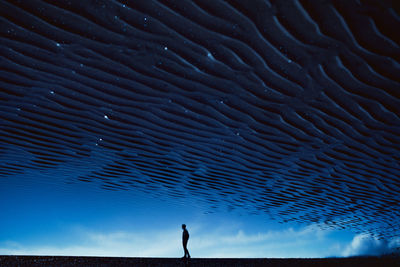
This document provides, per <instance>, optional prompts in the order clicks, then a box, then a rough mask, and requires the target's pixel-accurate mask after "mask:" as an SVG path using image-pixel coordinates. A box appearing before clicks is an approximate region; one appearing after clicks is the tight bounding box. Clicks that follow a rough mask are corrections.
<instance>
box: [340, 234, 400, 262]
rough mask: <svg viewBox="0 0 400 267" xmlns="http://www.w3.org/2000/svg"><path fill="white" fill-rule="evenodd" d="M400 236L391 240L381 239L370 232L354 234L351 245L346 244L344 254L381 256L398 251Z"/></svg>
mask: <svg viewBox="0 0 400 267" xmlns="http://www.w3.org/2000/svg"><path fill="white" fill-rule="evenodd" d="M399 247H400V238H396V239H392V240H390V241H387V240H381V239H378V238H376V237H373V236H371V235H368V234H358V235H356V236H354V238H353V240H352V241H351V243H350V244H349V245H347V246H346V248H345V250H344V252H343V254H342V255H343V256H345V257H348V256H381V255H385V254H391V253H395V252H396V251H398V248H399Z"/></svg>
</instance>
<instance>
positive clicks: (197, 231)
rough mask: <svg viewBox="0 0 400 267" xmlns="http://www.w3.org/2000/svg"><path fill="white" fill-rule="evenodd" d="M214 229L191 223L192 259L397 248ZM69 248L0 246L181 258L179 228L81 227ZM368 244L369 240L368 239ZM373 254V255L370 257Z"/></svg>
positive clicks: (309, 234)
mask: <svg viewBox="0 0 400 267" xmlns="http://www.w3.org/2000/svg"><path fill="white" fill-rule="evenodd" d="M231 230H232V229H230V230H224V228H223V227H219V228H216V229H214V230H213V231H210V228H209V227H205V226H201V225H191V228H189V231H190V239H189V245H188V248H189V251H190V253H191V254H192V257H194V258H322V257H341V256H356V255H379V254H382V253H385V252H386V251H388V249H391V248H393V247H394V246H395V245H399V244H400V240H393V241H392V242H391V243H383V242H381V241H377V240H372V239H371V238H368V237H367V236H365V235H364V236H363V235H356V236H354V238H353V240H351V241H350V243H349V241H347V242H346V241H343V242H341V243H337V241H334V242H332V240H333V239H332V237H330V235H332V234H334V233H332V232H330V231H327V230H321V229H320V228H318V227H316V226H308V227H303V228H301V229H297V230H295V229H293V228H288V229H285V230H276V231H267V232H259V233H255V234H249V233H246V232H245V231H243V230H241V229H236V230H235V231H233V232H232V231H231ZM74 234H75V235H76V236H77V238H74V240H75V242H74V243H70V244H64V243H63V244H40V245H39V244H38V245H33V246H24V245H22V244H18V243H17V242H12V241H8V242H4V243H2V244H1V243H0V247H1V248H0V254H3V255H60V256H63V255H66V256H122V257H181V256H182V255H181V254H183V251H182V245H181V230H180V229H179V228H177V229H169V230H166V231H149V232H143V231H140V230H138V231H137V232H132V231H115V232H109V233H105V232H93V231H90V230H88V229H83V228H81V229H80V230H76V231H75V233H74ZM371 240H372V241H371ZM373 251H378V252H377V253H375V254H374V253H372V254H371V253H370V252H373Z"/></svg>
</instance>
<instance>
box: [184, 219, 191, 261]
mask: <svg viewBox="0 0 400 267" xmlns="http://www.w3.org/2000/svg"><path fill="white" fill-rule="evenodd" d="M182 230H183V233H182V245H183V250H184V251H185V255H184V256H183V258H190V254H189V251H188V249H187V242H188V240H189V232H188V230H187V229H186V224H182Z"/></svg>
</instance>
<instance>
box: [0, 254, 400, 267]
mask: <svg viewBox="0 0 400 267" xmlns="http://www.w3.org/2000/svg"><path fill="white" fill-rule="evenodd" d="M185 265H186V266H193V267H194V266H202V267H203V266H204V267H206V266H207V267H208V266H211V267H212V266H232V267H234V266H281V267H284V266H285V267H286V266H296V267H302V266H326V267H329V266H348V267H354V266H382V267H395V266H400V258H394V257H393V258H391V257H387V258H377V257H359V258H358V257H357V258H331V259H199V258H195V259H191V260H190V262H187V263H186V264H185V261H184V260H182V259H177V258H118V257H61V256H57V257H55V256H0V266H1V267H8V266H21V267H22V266H32V267H34V266H57V267H58V266H60V267H65V266H98V267H100V266H146V267H147V266H185Z"/></svg>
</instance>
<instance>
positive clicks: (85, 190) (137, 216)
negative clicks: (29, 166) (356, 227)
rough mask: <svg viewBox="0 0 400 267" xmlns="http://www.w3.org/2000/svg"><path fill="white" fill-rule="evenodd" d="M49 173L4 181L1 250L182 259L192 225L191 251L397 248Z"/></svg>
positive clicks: (267, 253) (303, 252) (323, 252)
mask: <svg viewBox="0 0 400 267" xmlns="http://www.w3.org/2000/svg"><path fill="white" fill-rule="evenodd" d="M50 174H51V173H48V174H46V175H43V174H42V176H40V175H41V174H39V173H37V174H36V175H37V176H36V177H35V179H34V178H33V177H28V176H26V175H25V176H22V175H21V176H14V177H12V178H11V179H8V180H7V181H5V180H2V181H1V182H0V185H1V187H0V188H1V194H0V205H1V207H0V208H1V210H2V214H3V216H2V220H0V254H3V255H9V254H24V255H26V254H28V255H32V254H33V255H90V256H126V257H180V256H181V254H183V252H182V247H181V229H180V225H181V224H182V223H186V224H187V226H188V229H189V231H190V234H191V237H190V241H189V250H190V252H191V254H192V256H193V257H274V258H279V257H331V256H352V255H363V254H379V253H383V252H387V251H389V250H390V249H392V248H394V247H396V246H399V244H400V243H399V241H400V240H391V241H390V242H384V241H380V240H377V239H375V238H372V237H370V236H368V235H365V234H355V233H352V232H351V231H347V230H341V231H339V230H327V229H325V230H323V229H321V228H320V227H318V226H316V225H296V224H289V223H286V224H279V223H277V222H276V221H273V220H271V219H270V218H268V216H266V215H263V214H259V215H248V214H246V213H245V212H241V211H231V212H228V211H226V210H224V209H223V208H221V209H219V210H217V212H214V213H209V212H207V208H206V207H205V206H204V204H203V203H199V202H196V201H185V202H182V201H177V200H173V199H167V198H164V199H160V198H154V197H153V196H152V195H149V194H144V193H140V192H136V191H134V190H130V191H118V192H113V191H106V190H102V189H100V188H97V187H95V186H93V185H92V184H86V183H78V184H76V183H71V184H67V183H59V181H58V179H56V178H55V177H51V175H50Z"/></svg>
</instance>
